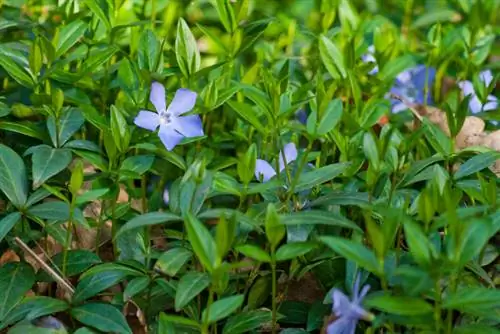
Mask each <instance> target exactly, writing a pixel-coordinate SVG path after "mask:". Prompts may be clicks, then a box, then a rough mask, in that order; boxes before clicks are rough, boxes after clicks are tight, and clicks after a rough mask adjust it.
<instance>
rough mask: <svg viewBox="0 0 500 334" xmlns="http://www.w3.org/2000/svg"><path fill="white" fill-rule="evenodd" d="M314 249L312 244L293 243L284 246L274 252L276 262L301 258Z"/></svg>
mask: <svg viewBox="0 0 500 334" xmlns="http://www.w3.org/2000/svg"><path fill="white" fill-rule="evenodd" d="M315 247H316V244H315V243H312V242H293V243H288V244H284V245H283V246H281V247H280V248H278V250H277V251H276V261H286V260H291V259H295V258H297V257H299V256H302V255H304V254H306V253H308V252H310V251H311V250H313V249H314V248H315Z"/></svg>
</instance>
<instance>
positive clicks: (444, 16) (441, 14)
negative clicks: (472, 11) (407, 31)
mask: <svg viewBox="0 0 500 334" xmlns="http://www.w3.org/2000/svg"><path fill="white" fill-rule="evenodd" d="M457 17H458V18H459V17H460V13H459V12H457V11H454V10H452V9H448V8H433V9H432V10H430V11H426V12H425V14H422V15H421V16H419V17H417V19H416V20H415V21H414V22H413V24H412V28H414V29H418V28H423V27H427V26H430V25H432V24H434V23H438V22H448V21H453V20H455V19H456V18H457Z"/></svg>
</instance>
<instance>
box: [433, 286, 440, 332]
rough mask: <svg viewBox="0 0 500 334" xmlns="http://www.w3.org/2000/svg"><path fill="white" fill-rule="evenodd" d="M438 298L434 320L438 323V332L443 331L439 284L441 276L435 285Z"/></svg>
mask: <svg viewBox="0 0 500 334" xmlns="http://www.w3.org/2000/svg"><path fill="white" fill-rule="evenodd" d="M434 290H435V294H436V297H435V298H436V300H435V304H434V321H435V323H436V333H441V287H440V286H439V277H438V278H437V279H436V282H435V286H434Z"/></svg>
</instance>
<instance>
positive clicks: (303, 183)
mask: <svg viewBox="0 0 500 334" xmlns="http://www.w3.org/2000/svg"><path fill="white" fill-rule="evenodd" d="M349 166H350V163H344V162H341V163H336V164H332V165H328V166H324V167H321V168H318V169H314V170H312V171H310V172H305V173H303V174H302V175H301V176H300V178H299V182H298V183H297V186H296V187H295V190H296V191H303V190H306V189H311V188H312V187H314V186H317V185H320V184H322V183H324V182H327V181H330V180H332V179H333V178H335V177H337V176H338V175H340V174H342V173H343V172H344V171H345V170H346V169H347V168H348V167H349Z"/></svg>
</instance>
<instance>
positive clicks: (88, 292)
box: [73, 265, 140, 303]
mask: <svg viewBox="0 0 500 334" xmlns="http://www.w3.org/2000/svg"><path fill="white" fill-rule="evenodd" d="M101 266H103V265H101ZM120 267H121V266H116V267H115V268H108V267H105V269H106V270H103V271H98V272H95V273H91V274H88V273H89V272H87V273H85V274H86V276H84V277H82V278H81V279H80V281H79V282H78V285H77V286H76V289H75V294H74V295H73V302H74V303H81V302H83V301H85V300H86V299H89V298H91V297H94V296H95V295H97V294H98V293H100V292H102V291H104V290H106V289H108V288H110V287H112V286H114V285H116V284H118V283H119V282H121V281H123V280H124V279H125V278H126V277H127V276H129V275H130V273H131V272H130V270H122V268H120ZM94 268H96V267H94ZM138 273H139V274H140V272H138Z"/></svg>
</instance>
